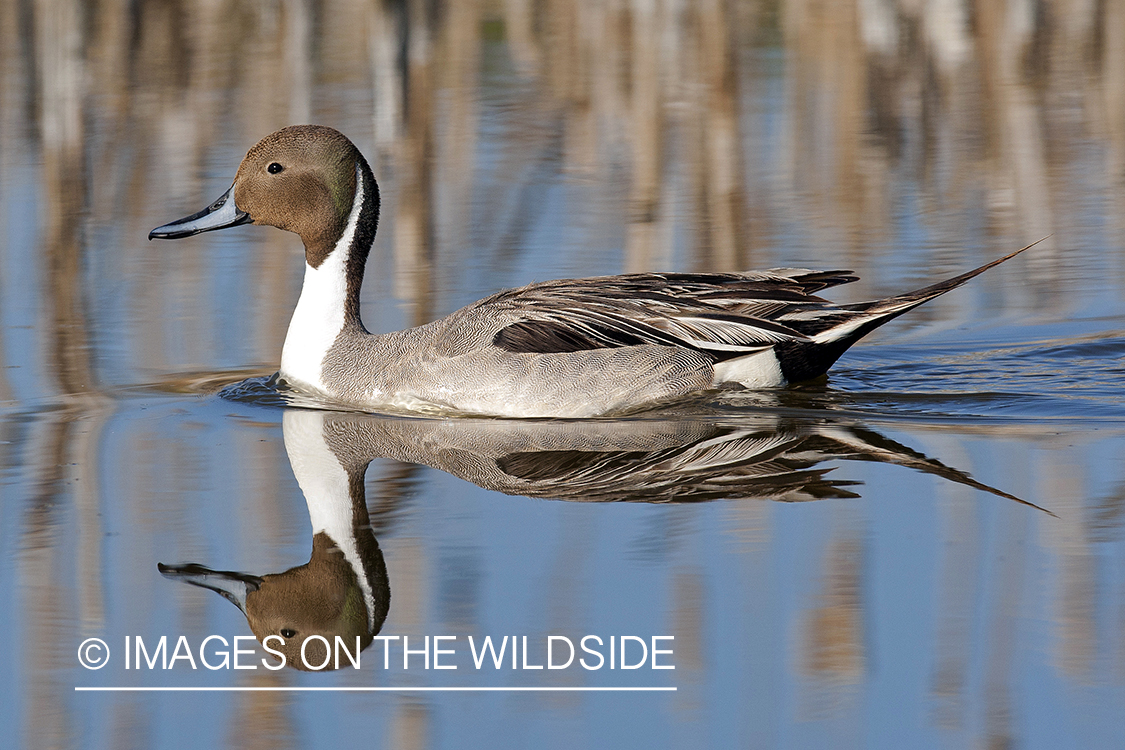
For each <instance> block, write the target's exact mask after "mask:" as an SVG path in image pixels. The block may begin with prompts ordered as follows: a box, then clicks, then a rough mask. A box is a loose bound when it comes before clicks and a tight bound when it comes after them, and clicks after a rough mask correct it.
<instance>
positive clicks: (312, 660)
mask: <svg viewBox="0 0 1125 750" xmlns="http://www.w3.org/2000/svg"><path fill="white" fill-rule="evenodd" d="M323 416H324V415H322V414H317V413H315V412H298V411H293V412H289V413H287V414H286V415H285V421H284V433H285V450H286V452H287V453H288V454H289V463H290V464H291V465H292V467H293V473H294V475H295V476H296V477H297V483H298V484H299V485H300V487H301V491H302V492H303V493H304V494H305V500H306V502H307V503H308V508H309V517H310V520H311V521H312V529H313V544H312V556H311V557H310V558H309V561H308V562H307V563H305V564H304V565H299V566H297V567H295V568H290V569H289V570H287V571H285V572H283V573H272V574H267V575H262V576H258V575H250V574H247V573H236V572H233V571H220V570H211V569H210V568H206V567H204V566H202V565H197V564H194V563H191V564H188V565H163V564H161V565H159V568H160V572H161V573H163V574H164V575H165V576H167V577H168V578H175V579H179V580H181V581H184V582H186V583H190V584H193V585H195V586H202V587H204V588H208V589H211V590H212V591H216V592H218V593H219V594H221V595H222V596H223V597H225V598H226V599H228V600H230V601H231V602H233V603H234V604H235V605H236V606H237V607H238V608H239V609H240V610H242V613H243V614H244V615H246V620H247V622H248V623H249V624H250V630H251V631H253V633H254V636H255V637H256V638H257V639H258V641H259V642H262V643H263V645H265V646H268V648H270V649H272V650H273V651H279V652H281V653H283V654H284V655H285V664H287V665H289V666H294V667H297V668H299V669H300V668H305V667H306V666H308V665H314V666H316V665H320V664H325V666H324V667H323V668H324V669H331V668H334V667H336V666H337V664H338V662H337V661H336V660H335V659H334V658H330V657H332V656H334V655H335V654H330V653H329V649H330V648H331V649H333V650H335V647H336V644H337V640H336V639H337V637H339V638H340V644H341V645H342V646H343V647H345V648H347V649H348V651H349V652H350V653H351V654H352V655H353V656H354V655H355V650H356V646H355V644H357V643H358V645H359V649H360V650H362V649H365V648H367V647H368V646H369V645H370V644H371V641H372V639H373V638H374V637H375V635H376V634H377V633H378V632H379V630H380V628H382V627H383V621H384V620H386V619H387V610H388V608H389V607H390V601H391V588H390V584H389V582H388V580H387V566H386V563H385V562H384V561H383V552H382V551H381V550H380V549H379V543H378V542H377V541H376V539H375V534H374V533H372V531H371V520H370V518H369V517H368V514H367V498H366V496H365V493H364V486H363V475H364V473H365V472H366V470H367V464H368V463H370V461H371V458H370V457H367V458H363V452H362V451H361V450H356V449H355V446H354V445H352V444H351V443H350V442H349V441H348V440H347V439H346V436H342V435H340V434H339V433H337V432H335V431H333V430H329V429H327V425H326V424H325V422H324V419H323ZM341 437H343V439H340V438H341ZM271 635H275V636H279V637H278V638H270V640H269V641H268V642H266V640H265V639H266V638H268V637H269V636H271ZM314 636H319V638H317V637H314ZM310 639H311V640H310ZM306 641H308V642H307V643H306ZM302 649H303V652H302ZM345 658H346V657H345ZM344 663H345V664H346V663H347V662H344Z"/></svg>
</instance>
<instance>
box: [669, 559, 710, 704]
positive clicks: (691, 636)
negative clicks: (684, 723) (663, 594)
mask: <svg viewBox="0 0 1125 750" xmlns="http://www.w3.org/2000/svg"><path fill="white" fill-rule="evenodd" d="M703 581H704V577H703V574H702V573H701V572H700V571H699V570H694V569H692V568H687V569H685V570H682V571H680V572H678V573H676V574H675V575H674V576H673V577H672V622H671V632H672V635H673V636H675V640H673V641H672V644H673V645H672V648H673V649H675V653H676V661H675V664H676V687H677V699H676V704H675V705H676V707H677V710H680V711H684V712H687V713H693V712H696V711H699V710H700V709H701V707H702V705H703V696H702V695H701V694H700V689H699V684H700V682H702V678H703V670H704V668H705V667H706V665H705V664H704V653H705V647H704V643H703V632H704V627H705V625H706V623H704V621H703V616H704V600H703V599H704V584H703Z"/></svg>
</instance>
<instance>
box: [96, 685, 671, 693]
mask: <svg viewBox="0 0 1125 750" xmlns="http://www.w3.org/2000/svg"><path fill="white" fill-rule="evenodd" d="M74 690H75V691H76V692H80V693H81V692H97V693H177V692H180V693H184V692H190V693H311V692H324V693H424V692H428V693H443V692H444V693H505V692H508V693H610V692H617V693H653V692H664V693H667V692H673V693H674V692H676V688H675V687H77V686H76V687H75V688H74Z"/></svg>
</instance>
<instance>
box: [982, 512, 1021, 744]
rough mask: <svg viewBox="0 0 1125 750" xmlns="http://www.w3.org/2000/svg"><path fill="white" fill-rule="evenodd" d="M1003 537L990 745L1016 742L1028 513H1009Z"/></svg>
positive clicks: (989, 670)
mask: <svg viewBox="0 0 1125 750" xmlns="http://www.w3.org/2000/svg"><path fill="white" fill-rule="evenodd" d="M1008 515H1010V517H1011V518H1010V521H1009V523H1008V524H1006V525H1005V527H1004V530H1003V534H1002V535H1001V539H1000V550H999V554H998V560H999V572H998V573H997V575H996V578H995V590H996V592H997V594H996V597H995V599H994V602H993V611H992V618H991V619H992V627H991V628H990V632H989V634H988V642H987V646H986V648H987V650H988V656H987V657H986V661H985V667H984V681H985V684H984V707H985V724H984V731H985V739H984V744H985V745H986V746H987V747H990V748H1009V747H1015V746H1017V743H1018V740H1019V738H1018V737H1016V736H1015V735H1014V726H1013V725H1014V723H1015V717H1013V716H1012V682H1013V680H1014V677H1015V675H1014V670H1013V667H1014V659H1013V657H1014V655H1015V652H1016V647H1017V644H1018V643H1019V637H1018V636H1019V628H1018V624H1019V622H1020V619H1021V618H1020V616H1019V610H1020V605H1021V601H1022V599H1023V597H1022V592H1023V587H1024V584H1025V581H1024V575H1025V571H1026V569H1027V566H1026V565H1025V557H1026V555H1025V551H1026V545H1025V543H1024V540H1025V539H1026V536H1027V527H1028V519H1029V516H1028V515H1027V514H1026V513H1010V514H1008Z"/></svg>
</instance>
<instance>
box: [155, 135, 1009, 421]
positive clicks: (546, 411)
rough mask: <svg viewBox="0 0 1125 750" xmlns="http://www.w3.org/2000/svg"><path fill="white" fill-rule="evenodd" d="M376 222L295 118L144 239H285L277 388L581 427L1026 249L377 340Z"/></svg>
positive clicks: (757, 280) (784, 354)
mask: <svg viewBox="0 0 1125 750" xmlns="http://www.w3.org/2000/svg"><path fill="white" fill-rule="evenodd" d="M378 219H379V189H378V186H377V185H376V183H375V177H374V176H373V175H372V173H371V168H370V167H369V166H368V164H367V161H366V160H365V159H364V158H363V155H362V154H360V152H359V150H358V149H357V148H356V147H355V145H353V144H352V142H351V141H350V140H348V139H347V138H346V137H345V136H344V135H342V134H341V133H339V132H337V131H336V130H333V129H332V128H327V127H322V126H317V125H301V126H293V127H288V128H284V129H282V130H279V131H277V132H276V133H273V134H271V135H268V136H266V137H265V138H264V139H262V140H261V141H260V142H259V143H258V144H257V145H256V146H254V147H253V148H252V149H250V151H249V152H248V153H247V154H246V158H245V159H243V160H242V164H241V165H240V166H239V168H238V173H237V175H236V176H235V180H234V184H233V185H232V186H231V188H230V189H229V190H228V191H227V192H226V193H224V194H223V195H222V196H221V197H220V198H219V199H218V200H216V201H215V202H214V203H212V204H211V205H210V206H208V207H207V208H205V209H203V210H202V211H200V212H199V213H196V214H193V215H191V216H188V217H186V218H183V219H180V220H179V221H174V222H172V223H170V224H165V225H164V226H161V227H157V228H156V229H154V230H152V232H150V233H149V239H152V238H154V237H159V238H167V239H174V238H179V237H189V236H191V235H193V234H198V233H199V232H206V231H210V230H213V229H223V228H226V227H232V226H238V225H240V224H248V223H253V224H268V225H270V226H275V227H278V228H280V229H285V230H287V231H290V232H295V233H296V234H298V235H300V237H301V239H302V240H303V241H304V244H305V279H304V286H303V287H302V289H301V297H300V299H299V301H298V302H297V308H296V310H295V311H294V313H293V319H292V320H291V321H290V323H289V331H288V334H287V335H286V338H285V345H284V348H283V349H282V353H281V368H280V373H279V374H280V376H281V377H282V378H283V379H284V380H285V381H287V382H288V383H289V384H291V385H292V386H294V387H296V388H298V389H301V390H307V391H312V392H314V393H316V394H318V395H320V396H323V397H326V398H328V399H330V400H332V401H335V402H339V403H342V404H345V405H349V406H354V407H358V408H367V409H388V408H390V409H396V408H397V409H403V408H405V409H410V410H423V411H430V412H433V411H446V412H460V413H468V414H482V415H497V416H508V417H592V416H597V415H602V414H608V413H613V412H621V411H627V410H631V409H637V408H644V407H646V406H652V405H654V404H658V403H661V402H666V401H672V400H675V399H679V398H683V397H686V396H690V395H692V394H696V393H699V392H702V391H706V390H708V389H712V388H716V387H720V386H724V385H726V384H737V385H741V386H743V387H745V388H751V389H754V388H772V387H778V386H783V385H786V384H788V383H796V382H800V381H805V380H810V379H812V378H816V377H819V376H821V375H823V374H824V373H826V372H827V371H828V368H829V367H831V366H832V365H833V364H834V363H835V362H836V360H837V359H838V358H839V357H840V355H841V354H843V353H844V351H846V350H847V349H848V347H850V346H851V345H852V344H854V343H855V342H856V341H858V340H859V339H860V338H862V337H863V336H865V335H866V334H868V333H870V332H871V331H873V330H874V329H876V328H878V327H879V326H881V325H882V324H884V323H886V322H887V321H889V320H891V319H892V318H895V317H898V316H899V315H902V314H903V313H905V312H907V311H908V310H911V309H913V308H914V307H917V306H918V305H920V304H922V303H923V302H926V301H928V300H931V299H933V298H934V297H937V296H939V295H941V294H944V293H945V292H948V291H950V290H951V289H955V288H957V287H958V286H960V285H961V284H963V283H965V282H966V281H968V280H969V279H971V278H973V277H974V276H977V275H978V274H980V273H982V272H984V271H985V270H987V269H989V268H991V267H992V266H995V265H997V264H999V263H1002V262H1004V261H1005V260H1007V259H1008V258H1011V257H1013V256H1014V255H1016V254H1018V253H1019V252H1022V250H1018V251H1016V252H1015V253H1012V254H1011V255H1007V256H1005V257H1003V258H1000V259H998V260H994V261H992V262H991V263H987V264H985V265H983V266H981V267H979V268H976V269H974V270H972V271H969V272H968V273H964V274H961V275H960V276H955V277H954V278H951V279H948V280H946V281H942V282H939V283H937V284H934V285H932V286H928V287H925V288H923V289H918V290H916V291H913V292H908V293H906V294H900V295H897V296H894V297H888V298H886V299H881V300H875V301H871V302H860V303H856V304H848V305H835V304H832V303H831V302H828V301H827V300H825V299H823V298H821V297H819V296H817V292H820V291H821V290H823V289H826V288H828V287H832V286H836V285H838V284H844V283H847V282H850V281H855V280H856V279H857V277H856V276H855V275H853V274H852V272H850V271H814V270H809V269H802V268H779V269H772V270H768V271H749V272H746V273H640V274H627V275H622V276H602V277H595V278H586V279H567V280H560V281H546V282H540V283H535V284H530V285H528V286H525V287H522V288H519V289H511V290H507V291H502V292H499V293H497V294H494V295H493V296H491V297H488V298H487V299H484V300H481V301H480V302H477V303H476V304H473V305H469V306H468V307H465V308H462V309H460V310H458V311H456V312H454V313H452V314H450V315H447V316H446V317H444V318H441V319H439V320H435V321H433V322H432V323H427V324H426V325H423V326H419V327H417V328H411V329H409V330H405V331H396V332H393V333H381V334H372V333H370V332H368V330H367V329H366V328H365V327H364V325H363V322H362V320H361V319H360V313H359V291H360V285H361V283H362V281H363V271H364V265H365V263H366V261H367V256H368V253H369V252H370V250H371V245H372V242H373V241H374V239H375V229H376V225H377V224H378ZM1023 249H1024V250H1026V249H1027V248H1023Z"/></svg>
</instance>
